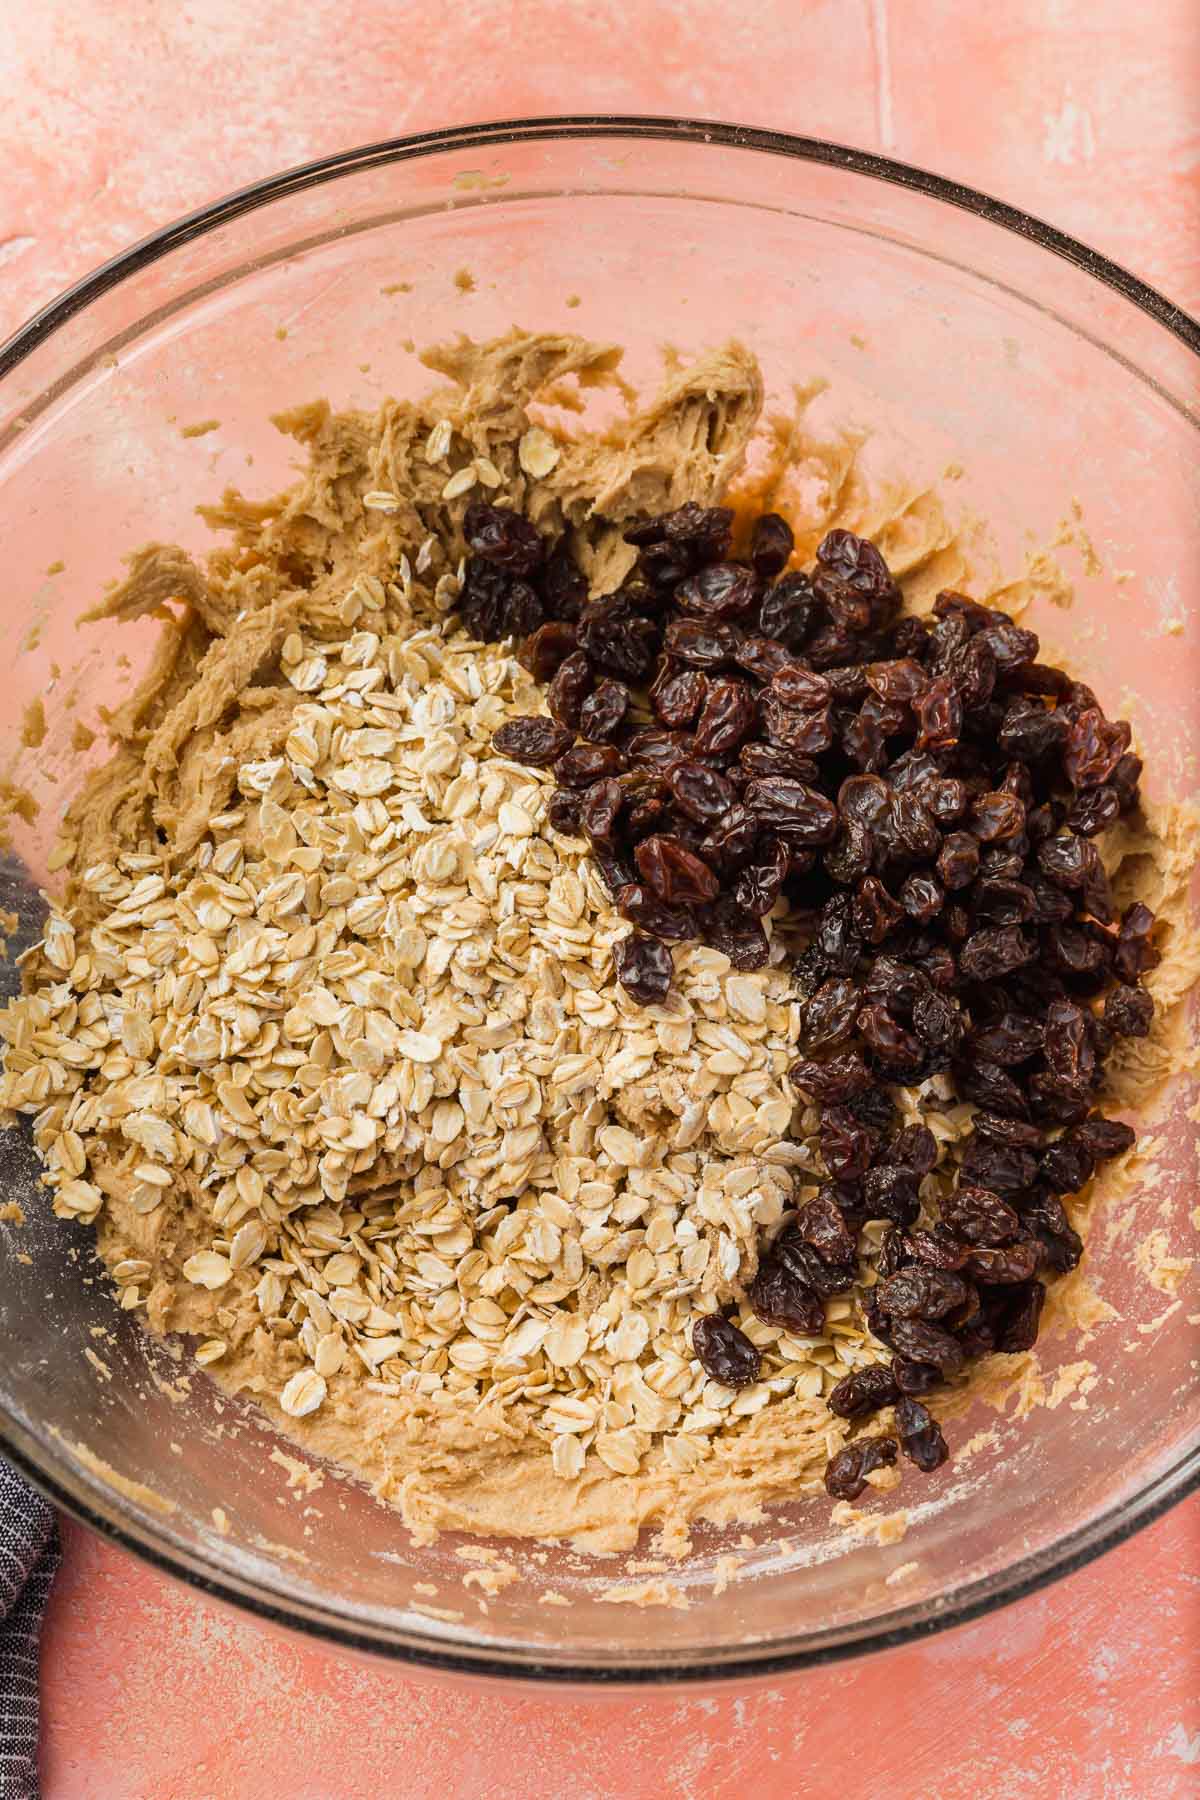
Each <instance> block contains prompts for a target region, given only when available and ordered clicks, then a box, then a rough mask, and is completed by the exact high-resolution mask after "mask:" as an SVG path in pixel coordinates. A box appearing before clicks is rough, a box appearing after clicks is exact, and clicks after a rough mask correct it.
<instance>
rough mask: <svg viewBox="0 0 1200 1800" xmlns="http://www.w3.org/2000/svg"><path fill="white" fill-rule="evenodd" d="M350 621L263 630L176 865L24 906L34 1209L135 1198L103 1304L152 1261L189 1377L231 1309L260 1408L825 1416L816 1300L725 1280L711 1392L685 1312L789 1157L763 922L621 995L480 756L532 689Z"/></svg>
mask: <svg viewBox="0 0 1200 1800" xmlns="http://www.w3.org/2000/svg"><path fill="white" fill-rule="evenodd" d="M371 616H372V615H371V613H370V611H369V610H368V612H367V613H366V615H365V618H364V620H363V622H365V623H368V624H369V623H370V622H371ZM376 622H377V624H378V626H379V630H378V631H374V630H370V629H353V630H352V631H351V632H350V634H349V635H346V636H344V637H343V638H342V639H341V640H340V641H319V640H317V639H315V638H314V639H306V637H305V636H304V635H303V634H302V633H301V632H299V631H295V632H293V633H292V635H290V636H289V637H288V638H287V639H286V641H285V642H284V645H283V651H282V669H283V674H284V676H285V678H286V680H287V681H288V682H289V683H290V684H291V687H292V688H293V689H295V690H297V693H298V696H299V698H298V701H297V704H296V705H295V709H294V712H293V715H292V720H291V728H290V731H289V733H288V735H287V737H286V741H285V742H284V744H283V746H282V750H281V753H280V754H278V755H274V756H272V757H270V758H268V759H265V760H258V761H249V762H246V763H244V764H243V765H242V766H241V767H240V768H239V770H238V777H237V792H238V796H239V797H238V799H237V804H236V805H233V806H231V807H230V808H229V809H228V810H226V811H225V812H223V813H222V814H221V815H220V816H218V817H215V818H213V819H212V821H211V825H210V829H209V832H208V834H207V836H206V837H204V839H203V840H202V841H201V843H200V844H199V846H198V847H197V849H196V850H195V851H193V852H192V853H191V854H190V855H189V856H188V857H186V858H185V859H183V862H182V866H174V867H172V865H171V864H170V862H169V861H168V859H167V857H166V856H164V855H159V856H156V855H155V854H154V852H153V848H152V847H148V848H147V849H146V852H145V854H122V855H121V856H120V857H119V858H118V859H117V860H116V861H115V863H105V864H100V865H97V866H94V867H91V868H89V869H87V871H86V873H84V874H83V876H82V882H83V886H84V887H85V888H86V890H87V891H88V892H89V894H90V895H92V896H94V897H95V898H96V899H97V900H98V901H99V902H101V903H102V910H101V913H100V916H99V919H98V922H96V923H94V924H92V925H91V926H90V927H87V928H86V929H81V930H80V931H78V932H77V930H76V928H75V925H74V924H73V923H72V917H71V915H70V914H69V913H62V912H59V911H57V910H55V911H52V913H51V915H50V917H49V920H48V922H47V925H46V931H45V938H44V942H43V944H42V945H41V947H40V948H39V949H37V950H35V951H34V952H32V953H31V966H30V969H28V970H27V986H28V991H27V992H26V994H25V995H24V996H23V997H22V998H19V999H17V1000H16V1001H14V1002H13V1003H12V1004H11V1005H10V1006H9V1007H8V1009H7V1011H6V1012H4V1013H2V1014H0V1033H2V1034H3V1037H4V1039H5V1041H6V1045H7V1049H6V1053H5V1059H4V1074H3V1077H2V1079H0V1106H2V1107H3V1116H4V1117H5V1118H6V1119H7V1120H8V1121H9V1122H11V1121H12V1119H13V1118H14V1116H15V1115H17V1114H27V1115H31V1116H32V1117H33V1119H34V1124H35V1134H36V1141H37V1144H38V1146H39V1149H40V1150H41V1153H42V1156H43V1159H44V1162H45V1168H46V1174H45V1180H46V1182H47V1184H48V1185H49V1186H50V1187H51V1188H52V1189H53V1192H54V1206H55V1210H56V1211H57V1212H58V1213H59V1214H61V1215H63V1216H70V1217H74V1218H78V1219H83V1220H93V1219H96V1218H97V1216H98V1215H99V1214H100V1213H101V1209H102V1208H105V1207H106V1206H107V1207H108V1208H109V1209H110V1212H111V1211H113V1210H116V1209H118V1208H119V1209H120V1210H121V1212H122V1215H123V1216H126V1217H127V1218H128V1219H129V1220H130V1221H131V1222H132V1223H131V1230H132V1232H133V1235H135V1236H136V1226H137V1221H138V1219H142V1220H144V1221H145V1224H146V1226H147V1235H146V1243H147V1244H148V1245H149V1244H151V1243H153V1244H155V1245H157V1246H159V1248H158V1249H148V1251H147V1254H146V1255H144V1256H128V1255H127V1256H126V1257H125V1258H124V1259H123V1260H122V1261H121V1262H119V1263H118V1264H117V1266H116V1268H115V1271H114V1272H115V1275H116V1278H117V1280H118V1283H119V1284H120V1286H121V1302H122V1304H123V1305H124V1306H126V1307H128V1308H133V1307H137V1306H140V1305H148V1306H149V1309H150V1314H151V1318H152V1319H154V1318H155V1317H156V1315H157V1317H158V1318H159V1319H163V1318H165V1319H166V1320H167V1321H168V1322H169V1321H170V1317H171V1299H172V1292H173V1284H175V1285H176V1286H177V1284H178V1282H179V1280H180V1279H181V1278H182V1280H183V1281H184V1282H186V1283H188V1284H192V1286H193V1287H196V1288H199V1289H202V1290H207V1291H208V1292H209V1293H210V1294H211V1297H212V1299H211V1317H212V1321H213V1324H212V1326H211V1327H210V1329H212V1331H213V1335H211V1336H209V1337H207V1338H206V1339H205V1340H204V1341H203V1343H202V1344H201V1346H200V1349H199V1351H198V1357H199V1360H200V1361H201V1362H202V1363H206V1364H211V1365H214V1366H215V1372H217V1373H219V1372H220V1367H219V1366H220V1364H221V1363H222V1359H223V1358H225V1357H226V1355H227V1353H228V1350H229V1348H230V1345H229V1344H228V1343H227V1341H226V1339H225V1338H224V1337H222V1336H221V1335H220V1333H221V1330H222V1329H223V1328H225V1327H233V1325H234V1324H235V1322H237V1321H238V1320H239V1318H240V1317H241V1316H242V1314H241V1313H239V1302H240V1303H242V1307H243V1311H244V1310H245V1308H246V1307H250V1306H251V1305H253V1306H256V1309H257V1312H256V1316H257V1317H258V1319H259V1320H260V1322H261V1324H262V1325H263V1326H265V1328H266V1329H267V1330H268V1331H269V1332H270V1333H272V1334H273V1335H274V1336H275V1337H276V1338H278V1339H280V1340H281V1341H286V1342H289V1343H291V1344H292V1345H298V1347H299V1350H300V1352H301V1355H302V1366H301V1367H299V1368H298V1369H297V1368H295V1362H294V1358H293V1362H292V1365H291V1367H292V1372H291V1373H290V1374H288V1376H287V1379H286V1382H284V1383H283V1384H282V1386H281V1391H280V1392H279V1393H278V1395H277V1398H278V1401H279V1404H280V1405H281V1407H282V1409H283V1410H284V1412H286V1413H288V1414H290V1415H292V1416H293V1417H296V1418H300V1417H303V1416H305V1415H308V1414H311V1413H314V1412H316V1411H317V1410H318V1409H320V1408H322V1407H323V1406H325V1405H327V1404H329V1402H330V1398H331V1395H333V1396H336V1392H337V1390H338V1388H339V1385H340V1384H345V1383H347V1382H351V1381H353V1382H365V1383H367V1384H368V1386H369V1387H370V1388H371V1389H372V1390H377V1391H379V1392H382V1393H396V1394H402V1393H404V1392H405V1391H412V1392H415V1393H416V1394H420V1395H440V1396H442V1397H443V1399H444V1400H447V1401H452V1402H454V1403H455V1404H457V1403H458V1402H460V1401H461V1403H462V1405H463V1406H464V1407H466V1408H468V1409H471V1408H475V1407H478V1406H479V1405H480V1404H481V1403H483V1402H487V1403H488V1404H489V1406H491V1407H499V1408H501V1409H503V1410H506V1411H508V1412H510V1413H519V1414H520V1415H521V1420H522V1425H523V1427H524V1428H525V1429H528V1430H531V1431H532V1432H533V1433H534V1434H535V1435H536V1436H538V1437H540V1438H542V1439H543V1440H544V1441H545V1442H546V1443H548V1444H549V1445H550V1446H551V1448H552V1458H553V1467H554V1469H555V1471H556V1473H558V1474H559V1475H561V1476H563V1477H571V1476H573V1475H574V1474H576V1473H578V1472H579V1470H580V1469H581V1467H582V1466H583V1463H584V1459H585V1456H586V1455H587V1453H588V1452H589V1450H591V1449H594V1452H595V1454H596V1455H597V1456H598V1457H599V1458H601V1459H602V1461H603V1462H604V1463H605V1464H606V1465H607V1466H608V1467H609V1468H610V1469H612V1470H615V1471H617V1472H619V1473H622V1474H634V1473H636V1472H637V1471H638V1470H639V1469H641V1468H642V1467H643V1466H644V1462H643V1459H644V1458H645V1457H646V1456H647V1453H648V1452H649V1451H651V1450H652V1449H653V1448H654V1447H655V1446H656V1445H659V1444H661V1451H662V1456H661V1458H658V1457H656V1458H655V1461H656V1462H660V1463H661V1462H664V1461H665V1464H666V1466H667V1468H668V1469H671V1470H676V1471H680V1472H682V1471H686V1470H688V1469H690V1468H692V1467H694V1466H695V1465H696V1463H697V1462H698V1461H699V1460H700V1459H701V1458H702V1457H703V1456H704V1454H705V1452H706V1449H707V1447H708V1445H709V1443H710V1442H711V1440H712V1438H713V1436H714V1434H716V1433H718V1432H720V1431H721V1430H722V1429H723V1428H725V1427H726V1426H727V1425H729V1424H730V1423H732V1422H733V1421H735V1420H737V1419H742V1418H745V1417H746V1416H747V1415H749V1414H752V1413H756V1412H758V1411H759V1410H760V1409H761V1408H762V1407H763V1406H765V1405H766V1404H767V1403H768V1402H769V1401H770V1400H771V1399H772V1398H773V1397H775V1396H782V1395H789V1396H791V1395H795V1396H796V1397H798V1398H800V1399H802V1400H808V1401H811V1402H816V1403H817V1408H818V1410H819V1411H820V1412H821V1413H822V1414H823V1415H824V1408H823V1407H821V1406H820V1404H819V1397H820V1395H821V1394H822V1393H823V1392H825V1391H827V1390H828V1388H829V1387H830V1386H831V1385H832V1383H833V1382H834V1381H835V1380H836V1379H837V1378H838V1377H839V1376H840V1375H842V1374H844V1373H845V1372H846V1371H847V1370H848V1369H851V1368H854V1367H858V1366H862V1365H863V1364H864V1363H868V1362H872V1361H874V1360H876V1357H877V1354H878V1347H877V1346H872V1345H870V1344H869V1342H868V1341H867V1340H866V1339H865V1336H864V1332H863V1328H862V1324H861V1317H860V1314H859V1312H858V1308H857V1305H856V1304H855V1303H854V1302H853V1301H852V1299H850V1298H849V1297H845V1298H842V1299H835V1300H834V1301H833V1302H832V1303H831V1304H830V1306H829V1308H828V1325H827V1336H826V1337H824V1338H823V1339H821V1340H806V1339H801V1338H796V1337H792V1336H789V1335H788V1334H787V1333H785V1332H781V1331H779V1330H777V1329H775V1328H772V1327H770V1326H767V1325H765V1324H763V1323H762V1322H761V1321H759V1320H757V1319H756V1318H754V1317H753V1315H752V1314H751V1313H750V1312H749V1309H748V1308H746V1307H745V1306H742V1307H741V1308H740V1309H739V1310H738V1311H737V1313H736V1314H735V1316H737V1317H738V1318H739V1320H740V1323H741V1325H742V1327H743V1329H744V1330H745V1331H746V1332H747V1334H748V1335H749V1336H750V1337H751V1338H752V1339H753V1341H754V1342H755V1344H756V1345H758V1346H759V1347H760V1348H761V1350H762V1351H763V1365H762V1375H761V1378H760V1379H759V1380H758V1381H756V1382H754V1383H753V1385H751V1386H749V1387H747V1388H744V1389H742V1390H740V1391H737V1392H735V1391H734V1390H733V1389H730V1388H725V1387H722V1386H721V1385H720V1384H719V1383H716V1382H714V1381H712V1380H711V1379H709V1378H708V1377H706V1375H705V1374H704V1372H703V1370H702V1369H701V1368H700V1365H699V1363H698V1362H697V1360H696V1358H695V1356H694V1353H693V1350H692V1346H691V1335H690V1334H691V1325H692V1323H693V1320H694V1318H695V1316H696V1314H697V1313H699V1312H706V1311H711V1310H712V1309H713V1308H714V1307H715V1306H717V1305H725V1304H729V1303H736V1297H737V1296H738V1295H740V1293H741V1291H742V1287H743V1284H744V1283H745V1282H746V1281H748V1280H749V1278H750V1276H751V1275H752V1273H753V1270H754V1266H755V1255H756V1252H755V1244H756V1239H757V1238H758V1235H759V1233H760V1231H761V1229H762V1228H763V1227H764V1226H766V1227H771V1226H773V1225H774V1224H775V1223H776V1222H777V1221H778V1220H779V1219H780V1218H781V1217H782V1215H783V1214H784V1212H785V1210H786V1209H787V1208H788V1207H789V1206H790V1205H792V1204H793V1192H794V1185H795V1177H796V1174H797V1173H801V1174H802V1173H803V1172H804V1171H806V1170H811V1169H814V1168H815V1165H816V1157H815V1152H814V1151H813V1150H812V1149H811V1147H810V1144H809V1142H808V1140H807V1139H806V1136H805V1131H804V1126H805V1124H806V1123H810V1122H811V1121H807V1120H806V1119H805V1115H804V1110H803V1107H802V1106H801V1105H799V1104H798V1103H797V1100H796V1096H795V1093H794V1090H793V1089H792V1088H791V1087H790V1085H789V1083H788V1081H787V1079H786V1070H787V1067H788V1064H789V1062H790V1061H791V1060H792V1059H793V1057H794V1055H795V1044H796V1038H797V1034H798V1025H799V1019H798V1005H797V1002H796V1001H795V999H794V998H792V996H791V995H790V993H789V977H788V973H787V959H786V957H785V954H784V950H783V946H782V945H780V944H776V946H775V949H774V952H773V961H772V963H771V965H769V966H768V967H767V968H765V969H763V970H762V971H761V972H758V973H755V974H739V973H737V972H736V971H735V970H734V969H733V968H732V967H731V966H730V964H729V962H728V960H727V958H726V957H725V956H723V955H722V954H720V953H719V952H717V951H715V950H713V949H710V948H707V947H704V946H702V945H700V944H692V945H689V946H686V947H682V948H680V949H679V950H678V951H677V952H676V955H675V964H676V980H675V984H674V987H673V989H672V992H671V994H670V996H669V998H668V1001H667V1002H666V1003H665V1004H663V1005H662V1006H658V1007H649V1008H646V1007H640V1006H636V1005H634V1004H633V1003H632V1002H631V1001H630V1000H629V999H628V997H627V996H626V995H625V994H624V993H623V990H622V989H621V988H620V987H619V986H618V984H617V983H616V981H615V979H614V976H613V972H612V946H613V944H614V942H615V941H616V940H617V938H619V937H620V936H621V935H623V933H624V931H625V929H626V928H625V925H624V923H623V921H622V920H621V919H620V918H619V916H618V915H617V913H616V912H615V910H614V909H613V907H612V906H611V903H610V902H609V900H608V897H607V896H606V894H605V892H604V890H603V889H602V888H601V887H600V885H599V883H598V880H597V878H596V876H595V874H594V872H593V870H592V869H591V868H590V866H589V858H588V855H587V851H586V847H585V845H584V843H583V842H582V841H581V840H576V839H571V838H565V837H562V836H559V835H558V834H556V833H555V832H553V831H552V830H551V829H550V827H549V826H548V825H547V823H546V821H545V803H546V799H547V796H548V793H549V791H550V785H551V784H550V782H549V779H548V777H544V776H542V775H540V774H538V773H537V772H535V771H531V770H529V769H525V768H522V767H520V766H518V765H517V764H515V763H511V762H508V761H506V760H504V759H503V758H501V757H500V756H499V755H498V754H497V753H496V752H495V750H494V749H493V748H492V746H491V739H492V735H493V733H494V731H495V730H496V728H497V726H498V725H500V724H501V723H502V722H503V721H504V720H505V719H507V718H509V717H514V716H519V715H521V714H523V713H527V712H529V711H530V710H534V709H536V708H537V707H538V705H539V700H538V695H537V690H536V689H535V688H534V686H533V684H532V682H531V680H530V678H529V676H528V675H527V674H526V673H525V671H524V670H523V669H522V668H521V667H520V666H519V665H518V664H517V662H516V660H515V659H514V657H513V656H512V654H511V652H510V651H508V650H507V649H505V648H504V647H503V646H502V645H490V646H480V645H478V644H475V643H473V642H471V641H470V640H469V639H468V638H466V637H465V636H463V635H462V634H461V633H459V634H457V635H453V636H449V637H447V636H445V635H443V632H442V631H441V630H440V629H439V628H437V627H430V628H427V629H423V630H417V631H415V632H412V633H398V634H397V635H383V633H384V632H385V631H386V629H387V626H388V623H389V622H390V615H386V616H385V615H382V614H380V615H377V616H376ZM30 977H31V979H28V978H30ZM812 1179H813V1180H816V1179H817V1177H816V1175H815V1174H814V1175H813V1176H812ZM159 1209H164V1210H165V1211H170V1210H171V1209H177V1210H179V1211H180V1212H181V1213H182V1215H183V1217H182V1221H181V1223H180V1229H179V1230H178V1231H176V1232H174V1233H173V1234H161V1235H159V1236H156V1235H155V1233H154V1231H153V1229H151V1228H152V1227H153V1224H154V1219H155V1215H159ZM159 1216H160V1217H161V1216H162V1215H159ZM127 1235H128V1234H127ZM184 1252H186V1254H184ZM168 1253H170V1254H168ZM172 1256H174V1257H175V1259H176V1260H175V1261H174V1262H173V1261H172V1260H171V1257H172ZM824 1416H825V1417H826V1419H827V1418H828V1415H824ZM828 1423H829V1425H830V1426H831V1427H832V1430H833V1432H834V1434H835V1436H834V1437H833V1438H832V1439H831V1443H833V1442H836V1441H838V1437H839V1436H840V1426H839V1424H838V1422H836V1421H832V1420H828Z"/></svg>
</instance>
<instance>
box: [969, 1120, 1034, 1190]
mask: <svg viewBox="0 0 1200 1800" xmlns="http://www.w3.org/2000/svg"><path fill="white" fill-rule="evenodd" d="M959 1169H960V1171H961V1174H962V1178H963V1180H964V1181H965V1182H967V1183H968V1185H969V1186H973V1187H984V1188H989V1189H990V1190H991V1192H992V1193H994V1194H1019V1193H1022V1192H1023V1191H1024V1190H1025V1189H1026V1188H1028V1187H1031V1186H1032V1184H1033V1183H1034V1181H1036V1179H1037V1171H1038V1163H1037V1157H1036V1156H1035V1155H1034V1153H1033V1151H1032V1150H1024V1149H1022V1148H1020V1147H1019V1146H1018V1145H1016V1144H998V1143H996V1142H995V1140H994V1139H991V1138H986V1137H981V1136H979V1135H978V1134H976V1135H975V1136H973V1137H970V1138H968V1140H967V1143H966V1145H965V1146H964V1149H963V1154H962V1161H961V1162H960V1164H959Z"/></svg>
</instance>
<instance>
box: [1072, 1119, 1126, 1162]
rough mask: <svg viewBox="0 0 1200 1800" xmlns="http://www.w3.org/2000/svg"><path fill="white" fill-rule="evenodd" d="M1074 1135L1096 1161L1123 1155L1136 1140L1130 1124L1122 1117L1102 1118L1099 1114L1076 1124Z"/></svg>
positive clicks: (1104, 1160)
mask: <svg viewBox="0 0 1200 1800" xmlns="http://www.w3.org/2000/svg"><path fill="white" fill-rule="evenodd" d="M1075 1136H1076V1137H1077V1138H1078V1139H1079V1141H1080V1143H1083V1144H1086V1145H1087V1147H1088V1149H1089V1150H1090V1151H1091V1153H1092V1155H1093V1156H1094V1157H1095V1159H1096V1161H1097V1162H1108V1161H1109V1160H1110V1159H1111V1158H1112V1157H1114V1156H1124V1154H1125V1152H1126V1150H1131V1149H1132V1148H1133V1146H1134V1144H1135V1143H1136V1141H1137V1136H1136V1133H1135V1132H1134V1130H1133V1127H1132V1126H1131V1125H1126V1124H1125V1122H1124V1120H1123V1119H1102V1118H1100V1117H1099V1116H1097V1117H1095V1118H1091V1119H1087V1120H1085V1121H1084V1123H1083V1124H1081V1125H1078V1126H1077V1127H1076V1130H1075Z"/></svg>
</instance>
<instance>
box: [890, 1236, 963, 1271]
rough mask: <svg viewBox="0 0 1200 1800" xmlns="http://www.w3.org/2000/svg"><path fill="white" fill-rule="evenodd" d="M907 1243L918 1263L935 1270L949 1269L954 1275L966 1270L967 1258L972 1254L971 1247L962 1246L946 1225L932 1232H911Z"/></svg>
mask: <svg viewBox="0 0 1200 1800" xmlns="http://www.w3.org/2000/svg"><path fill="white" fill-rule="evenodd" d="M905 1242H906V1247H907V1249H908V1250H909V1252H910V1253H911V1254H912V1256H913V1257H915V1259H916V1260H917V1261H918V1262H923V1263H928V1264H929V1266H930V1267H931V1268H933V1269H948V1270H950V1271H952V1272H953V1273H957V1272H958V1270H959V1269H965V1268H966V1266H967V1257H968V1256H969V1255H970V1254H971V1251H970V1246H969V1245H968V1244H960V1243H959V1241H958V1239H957V1238H956V1237H952V1236H951V1234H950V1232H949V1231H947V1230H946V1228H945V1226H944V1225H935V1226H934V1228H933V1230H932V1231H910V1232H909V1234H908V1236H907V1238H906V1240H905Z"/></svg>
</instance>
